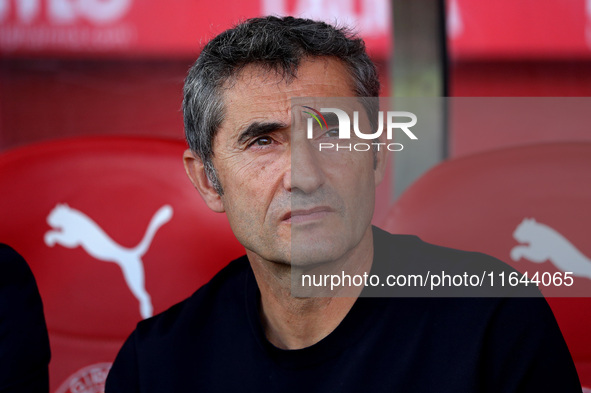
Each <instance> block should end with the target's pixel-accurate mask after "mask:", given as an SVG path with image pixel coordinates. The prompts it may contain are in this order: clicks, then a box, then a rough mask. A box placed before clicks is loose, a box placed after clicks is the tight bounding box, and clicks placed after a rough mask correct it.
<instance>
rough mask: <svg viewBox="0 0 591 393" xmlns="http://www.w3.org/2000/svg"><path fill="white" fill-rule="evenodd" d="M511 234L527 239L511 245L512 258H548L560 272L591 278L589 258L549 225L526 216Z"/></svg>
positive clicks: (521, 239) (539, 259) (516, 259)
mask: <svg viewBox="0 0 591 393" xmlns="http://www.w3.org/2000/svg"><path fill="white" fill-rule="evenodd" d="M513 237H514V238H515V240H517V241H518V242H520V243H528V244H527V245H519V246H515V247H513V249H512V250H511V259H513V260H514V261H518V260H520V259H521V258H527V259H528V260H530V261H532V262H535V263H542V262H545V261H547V260H549V261H550V262H552V263H553V264H554V266H556V267H557V268H558V269H560V270H562V271H563V272H572V273H573V275H574V276H579V277H586V278H589V279H591V259H589V258H587V257H586V256H585V255H584V254H583V253H582V252H580V251H579V250H578V249H577V248H576V247H575V246H573V245H572V244H571V242H569V241H568V240H567V239H566V238H565V237H564V236H562V235H561V234H560V233H558V232H557V231H555V230H554V229H552V228H550V227H549V226H547V225H544V224H542V223H539V222H536V220H535V219H533V218H525V219H523V221H522V222H521V223H520V224H519V225H518V226H517V229H515V232H513Z"/></svg>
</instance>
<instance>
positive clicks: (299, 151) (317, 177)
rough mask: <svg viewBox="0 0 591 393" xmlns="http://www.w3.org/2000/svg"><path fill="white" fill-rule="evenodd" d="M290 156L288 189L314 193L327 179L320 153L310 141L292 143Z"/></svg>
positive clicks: (286, 181)
mask: <svg viewBox="0 0 591 393" xmlns="http://www.w3.org/2000/svg"><path fill="white" fill-rule="evenodd" d="M290 151H291V152H290V157H289V162H288V163H287V165H288V166H289V168H288V170H287V171H286V172H285V177H284V186H285V189H286V190H287V191H293V190H294V189H298V190H300V191H302V192H304V193H312V192H314V191H315V190H316V189H318V188H319V187H320V186H321V185H322V184H323V183H324V180H325V174H324V171H323V170H322V165H321V163H320V157H319V153H318V152H317V151H315V150H314V146H313V145H312V144H311V143H309V142H308V141H297V142H295V143H292V145H291V149H290Z"/></svg>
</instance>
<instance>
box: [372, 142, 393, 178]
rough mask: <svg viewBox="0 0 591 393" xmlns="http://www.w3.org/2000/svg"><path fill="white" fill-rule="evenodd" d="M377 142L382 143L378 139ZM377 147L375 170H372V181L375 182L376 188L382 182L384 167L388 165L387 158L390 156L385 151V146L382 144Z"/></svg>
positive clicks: (386, 150)
mask: <svg viewBox="0 0 591 393" xmlns="http://www.w3.org/2000/svg"><path fill="white" fill-rule="evenodd" d="M379 142H384V141H382V138H380V140H379ZM378 146H379V147H380V149H379V150H378V151H376V152H375V154H376V156H375V168H374V181H375V184H376V187H377V186H379V185H380V183H381V182H382V180H384V174H385V173H386V165H387V164H388V158H389V156H390V155H389V154H388V149H386V144H382V145H381V146H380V145H378Z"/></svg>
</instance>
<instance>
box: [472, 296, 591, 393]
mask: <svg viewBox="0 0 591 393" xmlns="http://www.w3.org/2000/svg"><path fill="white" fill-rule="evenodd" d="M484 350H485V353H484V359H485V364H484V367H483V375H485V376H486V377H485V381H486V383H485V385H486V389H487V391H488V392H491V393H492V392H495V393H500V392H520V393H521V392H523V393H529V392H531V393H534V392H535V393H539V392H561V393H570V392H577V393H581V384H580V382H579V377H578V375H577V371H576V369H575V366H574V362H573V360H572V357H571V355H570V353H569V350H568V348H567V346H566V343H565V341H564V338H563V337H562V334H561V332H560V329H559V327H558V324H557V323H556V319H555V318H554V314H553V313H552V310H551V309H550V306H549V305H548V303H547V302H546V300H545V299H543V298H519V299H503V302H502V303H501V306H500V307H499V308H498V310H497V312H496V314H495V316H494V318H493V321H492V323H491V325H490V327H489V333H488V336H487V340H486V342H485V343H484Z"/></svg>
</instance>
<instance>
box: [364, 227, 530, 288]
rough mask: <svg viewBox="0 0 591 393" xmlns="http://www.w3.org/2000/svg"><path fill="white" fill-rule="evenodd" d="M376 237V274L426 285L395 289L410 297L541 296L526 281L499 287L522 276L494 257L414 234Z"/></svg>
mask: <svg viewBox="0 0 591 393" xmlns="http://www.w3.org/2000/svg"><path fill="white" fill-rule="evenodd" d="M373 234H374V253H375V257H374V261H377V265H378V266H377V267H376V271H378V272H379V273H380V274H382V275H384V274H386V275H387V274H397V275H406V276H412V277H413V279H416V280H418V279H419V278H420V279H422V281H421V283H422V284H423V285H420V286H413V287H412V288H411V287H406V288H404V289H403V290H400V289H399V288H396V291H399V292H403V294H406V295H408V296H421V297H422V296H427V297H431V296H451V297H470V296H476V297H538V296H540V292H539V291H538V290H537V288H535V287H534V286H533V284H532V285H525V283H524V282H523V281H520V282H519V285H516V286H502V285H500V283H501V281H500V280H501V279H503V280H508V278H509V276H510V275H514V276H515V277H516V278H517V279H518V281H519V278H520V277H521V273H519V272H518V271H517V270H516V269H514V268H513V267H512V266H510V265H509V264H507V263H505V262H503V261H502V260H500V259H498V258H495V257H494V256H491V255H488V254H485V253H482V252H478V251H470V250H460V249H456V248H451V247H446V246H442V245H437V244H432V243H429V242H426V241H424V240H422V239H420V238H419V237H418V236H415V235H406V234H391V233H389V232H386V231H384V230H382V229H380V228H377V227H374V229H373ZM419 281H420V280H419ZM388 289H389V288H388Z"/></svg>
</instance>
